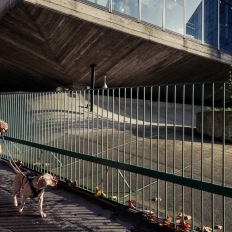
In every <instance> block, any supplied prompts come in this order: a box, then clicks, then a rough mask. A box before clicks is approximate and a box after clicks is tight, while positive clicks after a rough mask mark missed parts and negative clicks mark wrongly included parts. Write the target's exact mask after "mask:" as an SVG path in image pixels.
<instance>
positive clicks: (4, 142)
mask: <svg viewBox="0 0 232 232" xmlns="http://www.w3.org/2000/svg"><path fill="white" fill-rule="evenodd" d="M2 141H3V144H4V145H5V146H6V149H7V151H8V154H9V156H8V160H9V162H11V163H12V165H14V167H15V168H16V169H17V170H18V171H19V172H20V173H21V174H22V175H23V176H24V177H26V176H25V174H24V173H23V172H22V171H21V170H20V168H19V167H18V165H17V164H16V163H15V161H14V159H13V157H12V155H11V154H10V150H9V148H8V145H7V143H6V141H5V139H4V136H3V135H2Z"/></svg>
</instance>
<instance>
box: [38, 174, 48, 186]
mask: <svg viewBox="0 0 232 232" xmlns="http://www.w3.org/2000/svg"><path fill="white" fill-rule="evenodd" d="M37 185H38V186H39V188H42V187H45V186H46V181H45V180H44V177H43V176H40V177H39V178H38V180H37Z"/></svg>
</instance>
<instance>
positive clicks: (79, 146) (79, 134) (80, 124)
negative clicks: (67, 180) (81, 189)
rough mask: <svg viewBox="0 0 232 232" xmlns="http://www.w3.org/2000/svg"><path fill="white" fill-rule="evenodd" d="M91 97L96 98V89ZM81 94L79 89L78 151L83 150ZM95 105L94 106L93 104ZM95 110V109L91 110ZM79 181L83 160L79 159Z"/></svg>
mask: <svg viewBox="0 0 232 232" xmlns="http://www.w3.org/2000/svg"><path fill="white" fill-rule="evenodd" d="M92 94H93V95H92V96H91V99H93V98H94V91H93V92H92ZM81 96H82V91H81V90H80V91H79V99H78V100H79V125H78V152H81V126H82V123H81ZM91 105H93V102H91ZM91 107H93V106H91ZM91 112H93V110H91ZM78 183H79V185H80V184H81V160H80V159H78Z"/></svg>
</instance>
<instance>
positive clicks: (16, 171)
mask: <svg viewBox="0 0 232 232" xmlns="http://www.w3.org/2000/svg"><path fill="white" fill-rule="evenodd" d="M9 164H10V166H11V167H12V169H13V170H14V172H15V173H16V174H18V173H19V170H18V169H17V168H16V167H15V166H14V165H13V164H12V162H11V160H9Z"/></svg>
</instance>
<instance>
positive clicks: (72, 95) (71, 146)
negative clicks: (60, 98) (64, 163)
mask: <svg viewBox="0 0 232 232" xmlns="http://www.w3.org/2000/svg"><path fill="white" fill-rule="evenodd" d="M69 97H70V98H71V105H70V107H69V108H70V112H71V128H70V130H71V132H70V134H71V135H69V136H70V151H73V125H74V124H73V114H74V109H73V99H74V94H73V91H70V95H69ZM74 159H75V158H74ZM70 179H71V181H73V158H72V157H70Z"/></svg>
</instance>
